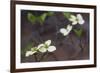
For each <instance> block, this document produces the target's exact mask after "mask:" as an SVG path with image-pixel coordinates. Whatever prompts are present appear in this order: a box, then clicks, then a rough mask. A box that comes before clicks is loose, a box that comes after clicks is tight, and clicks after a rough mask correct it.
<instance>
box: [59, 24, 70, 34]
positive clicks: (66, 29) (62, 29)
mask: <svg viewBox="0 0 100 73" xmlns="http://www.w3.org/2000/svg"><path fill="white" fill-rule="evenodd" d="M71 30H72V25H70V24H69V25H67V28H61V29H60V33H62V34H63V36H67V35H68V34H69V33H70V31H71Z"/></svg>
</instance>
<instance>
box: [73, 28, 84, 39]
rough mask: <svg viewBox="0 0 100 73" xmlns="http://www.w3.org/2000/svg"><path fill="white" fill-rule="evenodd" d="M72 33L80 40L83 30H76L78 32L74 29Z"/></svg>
mask: <svg viewBox="0 0 100 73" xmlns="http://www.w3.org/2000/svg"><path fill="white" fill-rule="evenodd" d="M74 32H75V34H76V35H77V36H78V37H79V38H80V37H81V36H82V32H83V30H82V29H78V30H77V29H74Z"/></svg>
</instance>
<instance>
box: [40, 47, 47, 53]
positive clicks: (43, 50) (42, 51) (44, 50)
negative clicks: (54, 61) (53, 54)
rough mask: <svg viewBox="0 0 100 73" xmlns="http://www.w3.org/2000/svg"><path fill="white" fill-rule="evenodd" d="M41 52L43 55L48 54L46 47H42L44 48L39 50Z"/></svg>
mask: <svg viewBox="0 0 100 73" xmlns="http://www.w3.org/2000/svg"><path fill="white" fill-rule="evenodd" d="M39 51H40V52H41V53H44V52H47V49H46V48H45V47H42V48H40V49H39Z"/></svg>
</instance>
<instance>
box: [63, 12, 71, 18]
mask: <svg viewBox="0 0 100 73" xmlns="http://www.w3.org/2000/svg"><path fill="white" fill-rule="evenodd" d="M63 15H64V17H65V18H67V19H68V18H70V15H71V13H69V12H64V13H63Z"/></svg>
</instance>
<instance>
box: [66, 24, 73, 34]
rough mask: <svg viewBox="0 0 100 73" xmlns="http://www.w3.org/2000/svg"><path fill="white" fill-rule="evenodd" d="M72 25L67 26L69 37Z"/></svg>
mask: <svg viewBox="0 0 100 73" xmlns="http://www.w3.org/2000/svg"><path fill="white" fill-rule="evenodd" d="M72 28H73V27H72V25H67V28H66V30H67V34H66V35H68V34H69V33H70V31H71V30H72Z"/></svg>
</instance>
